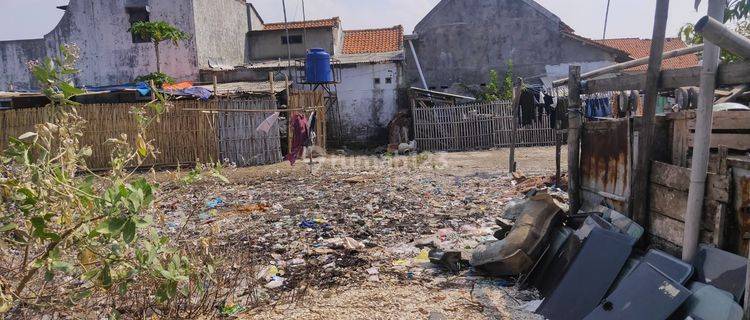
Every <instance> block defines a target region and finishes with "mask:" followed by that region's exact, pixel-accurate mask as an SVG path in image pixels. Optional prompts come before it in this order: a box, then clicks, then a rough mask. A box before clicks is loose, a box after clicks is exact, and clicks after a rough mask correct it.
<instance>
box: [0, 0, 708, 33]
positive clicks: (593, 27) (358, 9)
mask: <svg viewBox="0 0 750 320" xmlns="http://www.w3.org/2000/svg"><path fill="white" fill-rule="evenodd" d="M100 1H111V0H100ZM458 1H461V0H458ZM536 1H537V2H538V3H540V4H541V5H543V6H544V7H546V8H547V9H549V10H550V11H552V12H553V13H554V14H556V15H557V16H558V17H560V19H562V21H564V22H565V23H567V24H568V25H570V26H571V27H573V29H575V30H576V33H577V34H579V35H582V36H585V37H589V38H592V39H601V38H602V32H603V29H604V14H605V11H606V7H607V0H536ZM610 1H611V6H610V18H609V24H608V28H607V38H625V37H639V38H651V33H652V28H653V19H654V8H655V7H656V1H654V0H610ZM67 2H68V0H0V40H14V39H33V38H40V37H42V36H43V35H44V34H45V33H47V32H49V31H50V30H52V28H54V26H55V25H56V24H57V22H58V21H59V20H60V17H62V13H63V11H62V10H59V9H57V8H55V7H56V6H59V5H64V4H66V3H67ZM251 2H252V3H253V4H254V5H255V6H256V8H257V9H258V11H259V12H260V14H261V16H262V17H263V19H264V20H265V21H266V22H277V21H283V19H284V15H283V10H282V6H281V0H254V1H251ZM301 2H302V0H286V5H287V14H288V16H289V20H290V21H292V20H301V19H302V5H301ZM438 2H439V0H306V1H305V8H306V10H305V13H306V16H307V18H308V19H322V18H330V17H334V16H339V17H341V19H342V23H343V25H344V28H345V29H361V28H379V27H390V26H394V25H398V24H401V25H403V26H404V29H405V31H406V33H411V31H412V30H413V29H414V26H415V25H416V24H417V23H418V22H419V20H421V19H422V18H423V17H424V16H425V15H426V14H427V13H428V12H429V11H430V10H431V9H432V8H433V7H434V6H435V5H436V4H437V3H438ZM693 2H694V1H693V0H672V1H671V5H670V14H669V21H668V28H667V36H671V37H674V36H677V33H678V32H679V29H680V27H681V26H683V25H684V24H685V23H688V22H693V23H695V22H696V21H698V19H700V17H702V16H703V15H705V13H706V6H705V3H706V2H707V1H703V3H704V4H703V5H702V6H701V7H700V8H699V11H698V12H696V11H695V9H694V8H693Z"/></svg>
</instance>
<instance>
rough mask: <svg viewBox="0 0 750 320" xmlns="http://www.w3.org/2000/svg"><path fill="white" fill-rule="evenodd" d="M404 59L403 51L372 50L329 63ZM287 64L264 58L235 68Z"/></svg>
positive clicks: (300, 64)
mask: <svg viewBox="0 0 750 320" xmlns="http://www.w3.org/2000/svg"><path fill="white" fill-rule="evenodd" d="M402 60H404V51H403V50H400V51H393V52H374V53H358V54H340V55H337V56H334V57H333V60H332V61H331V63H333V64H334V65H344V64H355V63H383V62H392V61H402ZM288 65H289V62H288V60H264V61H255V62H251V63H250V64H248V65H245V66H240V67H237V68H247V69H273V68H280V69H283V68H286V67H287V66H288ZM304 66H305V63H304V61H302V60H292V68H301V67H304Z"/></svg>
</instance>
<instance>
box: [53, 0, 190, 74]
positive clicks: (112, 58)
mask: <svg viewBox="0 0 750 320" xmlns="http://www.w3.org/2000/svg"><path fill="white" fill-rule="evenodd" d="M150 5H151V15H150V20H151V21H157V20H163V21H166V22H169V23H171V24H173V25H175V26H176V27H178V28H180V29H181V30H183V31H185V32H187V33H189V34H191V35H192V36H193V38H191V39H190V40H187V41H183V42H182V43H180V45H179V46H175V45H173V44H171V43H169V42H164V43H162V44H161V46H160V50H161V69H162V71H163V72H165V73H167V74H169V75H171V76H172V77H174V78H175V79H177V80H196V79H197V78H198V67H197V56H196V52H197V51H196V45H195V36H194V35H195V21H194V19H193V3H192V0H175V1H172V0H151V1H150ZM65 15H66V16H68V17H67V18H63V20H62V21H61V23H60V24H59V25H58V26H57V27H56V28H55V29H54V30H53V31H52V32H51V33H50V34H48V35H47V36H45V39H46V40H47V51H48V55H49V54H50V52H56V50H55V48H57V47H58V46H59V45H60V44H62V43H75V44H77V45H78V46H79V47H80V48H81V59H80V61H79V66H80V69H81V73H80V75H79V84H80V85H111V84H119V83H125V82H129V81H132V80H133V79H135V78H136V77H138V76H140V75H144V74H148V73H151V72H154V71H156V55H155V53H154V46H153V45H152V44H150V43H133V41H132V37H131V35H130V33H129V32H128V28H130V22H129V21H128V18H129V16H128V14H127V12H126V11H125V8H124V1H123V0H115V1H101V0H72V1H71V2H70V4H69V6H68V11H67V12H66V13H65Z"/></svg>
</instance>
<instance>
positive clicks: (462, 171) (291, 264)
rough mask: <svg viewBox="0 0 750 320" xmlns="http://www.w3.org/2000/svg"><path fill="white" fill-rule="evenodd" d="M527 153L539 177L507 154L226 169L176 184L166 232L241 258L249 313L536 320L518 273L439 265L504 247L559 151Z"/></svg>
mask: <svg viewBox="0 0 750 320" xmlns="http://www.w3.org/2000/svg"><path fill="white" fill-rule="evenodd" d="M563 151H564V148H563ZM516 155H517V163H518V169H519V171H521V172H523V173H524V174H525V175H526V176H527V177H528V179H525V178H524V179H521V180H519V179H517V177H516V178H514V177H513V175H510V174H509V173H508V169H507V168H508V150H507V149H503V150H494V151H481V152H463V153H435V154H428V153H424V154H419V155H410V156H343V155H329V156H326V157H320V158H316V159H315V160H314V161H315V164H313V165H312V166H311V165H309V164H308V163H307V160H305V162H303V163H301V162H298V163H297V164H296V165H295V166H290V164H289V163H288V162H285V163H280V164H275V165H270V166H263V167H253V168H241V169H226V170H224V172H223V173H224V175H225V176H226V177H227V178H228V179H229V180H230V183H229V184H226V185H221V186H218V185H210V186H206V185H201V186H198V187H195V188H192V189H191V188H181V189H175V190H174V191H171V192H173V193H174V196H172V197H169V198H168V199H166V200H164V201H163V202H161V203H159V204H158V208H157V210H158V211H160V212H162V214H163V215H164V216H163V217H162V220H163V221H165V223H166V225H167V231H166V232H167V233H170V234H178V235H180V236H184V235H185V234H183V233H186V235H187V237H188V238H190V239H210V240H201V241H202V242H209V243H211V245H212V246H214V247H215V248H223V249H222V250H223V252H232V255H234V256H237V257H242V259H238V260H235V262H233V263H234V264H235V267H236V268H239V269H240V270H241V271H242V274H243V276H244V277H246V278H248V279H252V280H253V281H243V284H242V285H243V286H244V287H243V288H238V290H236V294H235V295H234V296H233V297H231V298H230V299H229V301H230V304H234V305H238V306H241V307H242V310H243V312H240V313H237V314H235V315H234V316H235V317H238V318H242V319H362V318H369V319H458V318H463V319H487V318H491V319H492V318H494V319H536V316H535V315H533V314H531V313H529V312H528V311H524V310H523V306H524V305H525V304H526V303H527V302H528V301H531V300H534V299H536V298H538V297H537V296H536V294H535V293H534V292H531V291H518V290H517V289H516V288H515V287H514V286H513V279H489V278H485V277H483V276H482V275H481V274H477V273H475V272H474V271H473V270H472V269H470V268H467V269H464V270H462V271H460V272H458V273H452V272H450V271H448V270H446V269H443V268H441V267H440V266H437V265H434V264H431V263H430V262H429V260H427V257H426V255H427V251H428V248H430V247H431V246H434V247H438V248H441V249H444V250H454V251H461V253H462V257H464V258H468V257H469V256H470V254H471V250H472V249H473V248H474V247H476V246H477V245H479V244H481V243H484V242H487V241H493V240H495V239H494V237H493V233H494V231H495V230H497V226H496V224H495V223H494V221H495V219H496V218H498V217H500V216H501V214H502V211H503V207H504V206H505V205H506V204H507V203H508V202H509V201H510V200H512V199H514V198H517V197H520V196H521V195H522V192H523V191H524V190H527V189H528V188H529V187H545V186H546V185H549V184H550V183H549V182H550V180H549V176H553V175H554V171H555V158H554V155H555V148H554V147H542V148H521V149H517V151H516ZM565 160H566V155H565V153H563V155H562V168H563V171H564V170H565V168H566V164H565V163H566V162H565ZM167 176H172V173H160V174H157V175H156V176H155V177H154V178H155V179H156V180H159V179H163V178H164V177H167ZM523 180H525V181H524V182H520V183H519V181H523ZM179 226H188V227H187V228H185V227H183V228H180V227H179ZM193 241H196V242H197V240H193ZM219 251H221V250H219ZM269 270H272V271H269Z"/></svg>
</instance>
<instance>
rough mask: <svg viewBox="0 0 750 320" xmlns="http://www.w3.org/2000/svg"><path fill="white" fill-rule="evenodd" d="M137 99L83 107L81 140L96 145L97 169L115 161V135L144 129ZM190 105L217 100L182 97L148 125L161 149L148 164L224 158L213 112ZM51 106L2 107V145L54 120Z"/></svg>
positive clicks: (209, 104)
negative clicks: (111, 142)
mask: <svg viewBox="0 0 750 320" xmlns="http://www.w3.org/2000/svg"><path fill="white" fill-rule="evenodd" d="M132 107H133V104H91V105H82V106H79V107H77V110H78V113H79V115H81V116H82V117H83V118H84V119H86V121H87V124H86V128H85V129H84V136H83V137H82V138H81V140H80V142H81V144H82V145H85V146H90V147H91V148H92V151H93V154H92V156H91V157H90V158H88V159H87V164H88V166H89V167H90V168H91V169H106V168H109V167H110V153H111V150H112V147H111V145H109V144H107V143H106V141H107V140H108V139H110V138H117V137H120V135H121V134H123V133H124V134H127V136H128V138H129V140H130V141H131V142H133V141H134V140H135V137H136V135H137V133H138V131H137V126H136V122H135V118H134V116H133V114H132V113H131V108H132ZM188 108H204V109H211V108H215V102H199V101H177V102H175V103H174V105H173V106H172V107H170V108H169V110H168V111H167V112H166V113H165V114H163V115H162V116H161V117H160V121H158V122H154V123H152V124H151V126H150V127H149V128H148V136H147V139H149V140H153V142H154V145H155V147H156V148H157V151H158V154H157V156H156V158H155V159H154V158H149V159H147V160H146V161H145V163H143V166H144V167H150V166H161V165H168V166H172V165H179V164H190V163H195V162H196V161H201V162H209V161H217V160H219V159H220V158H219V145H218V136H217V129H216V125H215V119H213V117H212V115H211V114H207V113H202V112H196V111H186V110H183V109H188ZM49 114H50V112H49V109H48V108H47V107H44V108H26V109H13V110H4V111H0V127H2V132H1V133H0V139H1V140H0V147H2V148H3V149H4V148H5V147H6V146H7V142H8V138H9V137H16V136H19V135H21V134H23V133H25V132H28V131H33V130H34V125H35V124H37V123H42V122H46V121H49V120H50V118H49Z"/></svg>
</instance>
